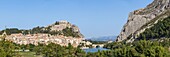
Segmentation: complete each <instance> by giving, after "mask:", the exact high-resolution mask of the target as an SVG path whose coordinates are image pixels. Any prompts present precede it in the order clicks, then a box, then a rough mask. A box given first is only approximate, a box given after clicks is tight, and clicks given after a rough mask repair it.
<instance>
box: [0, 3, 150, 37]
mask: <svg viewBox="0 0 170 57" xmlns="http://www.w3.org/2000/svg"><path fill="white" fill-rule="evenodd" d="M152 1H153V0H0V21H1V22H0V29H1V30H2V29H4V27H5V26H7V27H8V28H11V27H12V28H20V29H31V28H33V27H36V26H46V25H49V24H52V23H54V22H55V21H59V20H67V21H69V22H71V23H73V24H76V25H77V26H78V27H79V28H80V30H81V33H83V35H85V36H86V37H98V36H111V35H114V36H116V35H118V34H119V33H120V31H121V29H122V27H123V25H124V24H125V23H126V21H127V18H128V14H129V12H131V11H134V10H136V9H139V8H143V7H145V6H146V5H148V4H149V3H151V2H152Z"/></svg>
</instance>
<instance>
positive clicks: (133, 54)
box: [99, 40, 170, 57]
mask: <svg viewBox="0 0 170 57" xmlns="http://www.w3.org/2000/svg"><path fill="white" fill-rule="evenodd" d="M167 43H168V44H167ZM169 44H170V41H169V40H168V41H164V42H157V41H146V40H140V41H136V42H134V43H132V44H130V43H128V44H124V43H110V44H107V45H106V46H105V47H106V48H110V49H111V50H110V51H103V52H99V53H107V54H106V55H107V56H109V57H168V56H170V51H168V48H169Z"/></svg>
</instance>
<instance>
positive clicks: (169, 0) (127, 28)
mask: <svg viewBox="0 0 170 57" xmlns="http://www.w3.org/2000/svg"><path fill="white" fill-rule="evenodd" d="M169 9H170V0H154V1H153V2H152V3H151V4H149V5H148V6H147V7H146V8H142V9H139V10H135V11H133V12H131V13H130V14H129V18H128V21H127V23H126V24H125V25H124V27H123V29H122V31H121V33H120V35H118V37H117V40H116V41H117V42H121V41H124V40H128V39H131V41H130V42H132V41H133V40H134V39H133V40H132V38H134V36H137V34H140V33H141V32H143V30H145V29H144V28H143V29H142V27H143V26H144V25H147V24H148V23H149V22H151V21H152V20H155V19H157V18H156V17H158V16H161V15H164V14H165V13H166V12H167V11H168V10H169ZM165 17H166V16H164V17H162V18H165Z"/></svg>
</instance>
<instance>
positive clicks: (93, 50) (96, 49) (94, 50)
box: [83, 47, 108, 53]
mask: <svg viewBox="0 0 170 57" xmlns="http://www.w3.org/2000/svg"><path fill="white" fill-rule="evenodd" d="M83 50H84V51H85V52H86V53H88V52H97V51H98V50H100V51H103V50H108V49H106V48H102V47H99V48H89V49H83Z"/></svg>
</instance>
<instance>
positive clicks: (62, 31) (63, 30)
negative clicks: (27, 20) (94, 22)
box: [0, 21, 84, 38]
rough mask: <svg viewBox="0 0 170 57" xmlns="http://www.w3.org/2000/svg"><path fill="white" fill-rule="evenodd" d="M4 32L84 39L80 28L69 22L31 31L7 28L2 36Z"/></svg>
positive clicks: (60, 22) (59, 22)
mask: <svg viewBox="0 0 170 57" xmlns="http://www.w3.org/2000/svg"><path fill="white" fill-rule="evenodd" d="M4 31H6V33H7V34H8V35H11V34H17V33H22V34H37V33H45V34H51V35H63V36H67V37H69V36H71V37H80V38H83V37H84V36H83V35H82V34H81V33H80V30H79V28H78V27H77V26H76V25H73V24H71V23H69V22H67V21H57V22H55V23H54V24H52V25H49V26H46V27H39V26H37V27H34V28H33V29H30V30H25V29H18V28H7V29H5V30H2V31H0V34H2V33H3V32H4Z"/></svg>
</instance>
